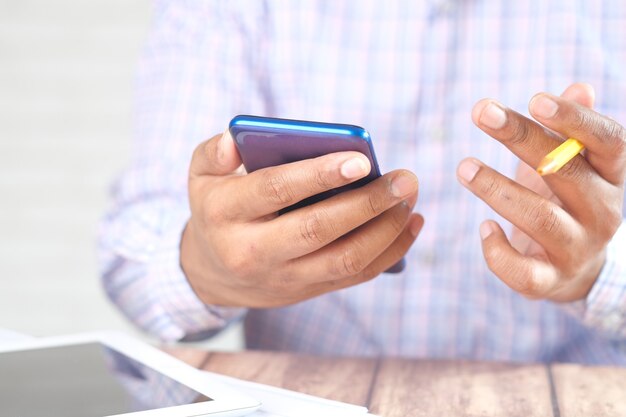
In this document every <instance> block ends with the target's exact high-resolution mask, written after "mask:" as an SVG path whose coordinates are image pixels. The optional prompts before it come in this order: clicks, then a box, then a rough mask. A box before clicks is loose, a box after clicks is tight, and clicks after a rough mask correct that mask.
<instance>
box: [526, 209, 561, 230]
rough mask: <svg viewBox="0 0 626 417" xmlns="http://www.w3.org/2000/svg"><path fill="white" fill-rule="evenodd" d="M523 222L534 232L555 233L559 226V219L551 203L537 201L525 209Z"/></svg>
mask: <svg viewBox="0 0 626 417" xmlns="http://www.w3.org/2000/svg"><path fill="white" fill-rule="evenodd" d="M525 217H526V218H525V219H524V220H525V223H526V224H527V225H528V227H529V228H530V229H531V230H532V231H534V232H541V233H547V234H556V233H557V232H558V231H559V230H560V228H561V219H560V217H559V215H558V213H557V210H556V208H555V207H554V206H553V205H552V204H548V203H539V204H537V205H534V206H532V207H531V208H530V209H529V210H527V211H526V216H525Z"/></svg>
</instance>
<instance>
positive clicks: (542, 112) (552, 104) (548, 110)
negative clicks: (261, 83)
mask: <svg viewBox="0 0 626 417" xmlns="http://www.w3.org/2000/svg"><path fill="white" fill-rule="evenodd" d="M558 109H559V105H558V104H557V103H556V101H554V100H552V99H551V98H550V97H548V96H546V95H545V94H540V95H538V96H535V97H534V98H533V99H532V100H531V101H530V110H531V111H532V112H533V114H534V115H535V116H539V117H543V118H544V119H550V118H551V117H554V115H555V114H556V112H557V110H558Z"/></svg>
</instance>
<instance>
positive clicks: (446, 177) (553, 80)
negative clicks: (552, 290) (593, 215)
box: [100, 0, 626, 365]
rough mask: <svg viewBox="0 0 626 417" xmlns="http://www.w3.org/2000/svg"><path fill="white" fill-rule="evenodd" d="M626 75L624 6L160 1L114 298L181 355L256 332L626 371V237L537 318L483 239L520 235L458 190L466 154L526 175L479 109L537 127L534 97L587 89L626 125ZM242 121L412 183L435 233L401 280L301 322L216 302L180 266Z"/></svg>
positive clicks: (358, 291) (349, 350)
mask: <svg viewBox="0 0 626 417" xmlns="http://www.w3.org/2000/svg"><path fill="white" fill-rule="evenodd" d="M624 68H626V5H625V3H624V2H623V1H619V0H615V1H593V2H590V1H571V0H562V1H556V0H555V1H549V2H546V1H527V2H511V1H505V0H491V1H486V0H471V1H470V0H458V1H454V0H448V1H386V2H381V1H376V0H362V1H358V2H348V1H345V2H342V1H298V2H293V1H278V0H276V1H265V2H264V1H254V2H252V1H236V0H229V1H217V0H215V1H210V2H195V1H189V2H187V1H175V2H174V1H172V2H159V3H157V4H156V6H155V11H154V25H153V27H152V30H151V33H150V36H149V39H148V42H147V44H146V47H145V50H144V52H143V55H142V59H141V62H140V65H139V71H138V79H137V95H136V117H135V119H136V123H135V126H136V131H135V140H134V143H133V156H132V164H131V166H130V167H129V169H128V170H127V171H126V172H124V173H123V175H122V176H121V177H120V179H119V181H118V182H117V183H116V185H115V187H114V189H113V203H112V207H111V209H110V211H109V213H108V215H107V217H106V218H105V219H104V221H103V223H102V227H101V230H100V255H101V256H100V258H101V265H102V277H103V282H104V286H105V288H106V291H107V292H108V294H109V296H110V297H111V299H112V300H113V301H114V302H115V303H116V304H117V305H118V306H119V308H120V309H121V310H122V311H123V312H124V313H125V314H126V315H127V316H128V317H129V318H130V319H131V320H132V321H134V322H135V323H136V324H137V325H139V326H140V327H142V328H143V329H145V330H147V331H149V332H151V333H153V334H155V335H157V336H159V337H160V338H162V339H167V340H179V339H185V338H186V339H197V338H199V337H205V336H209V335H210V334H211V333H214V332H216V331H218V330H219V329H221V328H223V327H224V326H226V325H228V324H229V323H231V322H232V321H234V320H238V319H241V318H242V317H245V318H244V319H245V332H246V340H247V345H248V347H250V348H260V349H281V350H294V351H300V352H308V353H315V354H329V355H331V354H332V355H367V356H374V355H402V356H411V357H440V358H472V359H487V360H505V361H525V362H535V361H575V362H582V363H607V364H622V365H626V348H625V346H626V325H625V323H626V259H625V257H624V254H625V253H626V226H624V224H622V227H621V228H620V229H619V231H618V233H617V235H616V236H615V237H614V238H613V240H612V241H611V243H610V244H609V248H608V255H607V261H606V265H605V266H604V268H603V270H602V272H601V275H600V276H599V278H598V280H597V282H596V283H595V285H594V286H593V288H592V290H591V292H590V293H589V295H588V297H587V299H586V300H582V301H580V302H578V303H569V304H556V303H552V302H549V301H531V300H528V299H525V298H524V297H522V296H520V295H519V294H517V293H515V292H514V291H512V290H511V289H509V288H508V287H507V286H506V285H504V284H503V283H502V282H501V281H500V280H499V279H498V278H497V277H495V276H494V275H493V274H492V273H490V272H489V270H488V269H487V267H486V265H485V262H484V259H483V255H482V252H481V245H480V238H479V235H478V225H479V224H480V222H481V221H483V220H484V219H487V218H493V219H496V220H498V221H499V222H500V223H501V224H502V225H503V226H504V227H505V228H506V229H507V231H510V230H511V225H510V224H508V223H507V222H506V221H504V220H502V219H501V218H500V217H499V216H497V215H496V214H495V213H494V212H493V211H492V210H491V209H490V208H489V207H488V206H487V205H486V204H485V203H484V202H482V201H481V200H479V199H478V198H476V197H475V196H473V195H472V194H471V193H469V192H468V191H467V190H465V189H463V187H462V186H460V185H459V184H458V182H457V180H456V175H455V169H456V165H457V164H458V162H459V161H460V160H461V159H462V158H464V157H467V156H474V157H476V158H479V159H480V160H482V161H484V162H485V163H487V164H489V165H490V166H492V167H494V168H495V169H497V170H498V171H500V172H502V173H503V174H505V175H508V176H510V177H512V176H514V174H515V170H516V168H517V166H518V163H519V160H518V159H517V158H516V157H515V156H514V155H512V154H511V152H510V151H508V150H507V149H506V148H505V147H504V146H502V145H501V144H500V143H498V142H497V141H496V140H494V139H491V138H490V137H488V136H487V135H485V134H484V133H483V132H481V131H480V130H479V129H477V128H476V127H475V126H473V124H472V122H471V118H470V114H471V109H472V106H473V104H474V103H475V102H476V101H477V100H478V99H480V98H482V97H494V98H497V99H498V100H500V101H501V102H503V103H505V104H506V105H507V106H510V107H512V108H513V109H515V110H517V111H519V112H521V113H523V114H526V113H527V110H526V109H527V103H528V101H529V99H530V97H531V96H532V95H533V94H534V93H536V92H539V91H549V92H552V93H556V94H559V93H560V92H561V91H562V90H563V89H564V88H565V87H567V86H568V85H569V84H571V83H572V82H575V81H585V82H588V83H590V84H592V85H593V86H594V87H595V89H596V95H597V106H596V109H597V110H598V111H599V112H601V113H603V114H606V115H609V116H611V117H613V118H614V119H616V120H617V121H619V122H621V123H622V124H624V123H626V71H625V70H624ZM242 113H243V114H257V115H266V116H275V117H284V118H293V119H309V120H319V121H328V122H343V123H349V124H356V125H361V126H363V127H365V128H366V129H368V130H369V132H370V134H371V136H372V138H373V143H374V147H375V149H376V152H377V155H378V159H379V162H380V165H381V169H382V170H383V171H389V170H392V169H396V168H406V169H410V170H412V171H413V172H415V173H416V174H417V176H418V177H419V179H420V196H419V201H418V204H417V207H416V210H417V211H419V212H420V213H422V214H423V215H424V217H425V219H426V224H425V226H424V229H423V231H422V233H421V235H420V236H419V238H418V240H417V241H416V243H415V245H414V246H413V247H412V248H411V250H410V252H409V253H408V254H407V258H406V259H407V268H406V269H405V271H404V272H403V273H401V274H398V275H392V274H382V275H381V276H379V277H378V278H376V279H374V280H372V281H370V282H367V283H365V284H362V285H358V286H356V287H352V288H349V289H345V290H341V291H336V292H332V293H329V294H326V295H323V296H320V297H317V298H314V299H311V300H309V301H305V302H302V303H299V304H297V305H293V306H289V307H285V308H276V309H252V310H245V309H241V308H227V307H218V306H211V305H204V304H203V303H202V302H200V301H199V300H198V298H197V297H196V295H195V294H194V292H193V291H192V289H191V288H190V286H189V284H188V283H187V281H186V279H185V276H184V274H183V272H182V270H181V267H180V263H179V255H180V253H179V244H180V237H181V232H182V230H183V228H184V226H185V224H186V221H187V220H188V218H189V216H190V211H189V207H188V202H187V199H188V196H187V194H186V192H187V191H186V190H187V186H186V180H187V170H188V165H189V162H190V160H191V154H192V151H193V149H194V148H195V146H197V144H198V143H200V142H201V141H203V140H205V139H206V138H208V137H210V136H212V135H214V134H216V133H219V132H221V131H223V130H224V128H225V127H226V125H227V123H228V121H229V120H230V119H231V118H232V117H233V116H234V115H236V114H242ZM563 250H568V248H567V246H564V247H563Z"/></svg>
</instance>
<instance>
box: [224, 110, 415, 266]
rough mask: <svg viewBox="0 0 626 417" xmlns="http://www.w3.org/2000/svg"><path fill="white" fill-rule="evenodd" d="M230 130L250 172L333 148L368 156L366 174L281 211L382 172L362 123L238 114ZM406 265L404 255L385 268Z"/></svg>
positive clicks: (320, 153) (354, 186)
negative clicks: (400, 259) (368, 164)
mask: <svg viewBox="0 0 626 417" xmlns="http://www.w3.org/2000/svg"><path fill="white" fill-rule="evenodd" d="M229 131H230V134H231V136H232V137H233V139H234V141H235V145H236V146H237V150H238V151H239V155H240V156H241V160H242V162H243V166H244V167H245V168H246V171H247V172H249V173H251V172H254V171H256V170H259V169H262V168H267V167H271V166H276V165H282V164H288V163H291V162H296V161H301V160H304V159H311V158H317V157H319V156H322V155H326V154H329V153H333V152H344V151H356V152H360V153H362V154H363V155H365V157H367V159H369V162H370V165H371V167H372V169H371V171H370V173H369V174H368V175H367V176H366V177H364V178H361V179H360V180H358V181H355V182H353V183H350V184H347V185H344V186H342V187H339V188H335V189H333V190H329V191H325V192H323V193H320V194H317V195H314V196H312V197H309V198H307V199H305V200H302V201H300V202H298V203H296V204H294V205H292V206H290V207H288V208H286V209H284V210H282V211H281V213H284V212H287V211H291V210H294V209H297V208H300V207H304V206H307V205H310V204H313V203H316V202H318V201H322V200H324V199H326V198H329V197H331V196H333V195H336V194H339V193H341V192H343V191H346V190H352V189H355V188H358V187H361V186H363V185H365V184H367V183H369V182H370V181H373V180H375V179H376V178H378V177H380V176H381V174H380V168H379V167H378V161H376V155H375V153H374V147H373V146H372V140H371V137H370V135H369V133H368V132H367V130H365V129H363V128H362V127H359V126H354V125H347V124H338V123H323V122H313V121H306V120H290V119H278V118H273V117H259V116H249V115H239V116H235V117H234V118H233V119H232V120H231V121H230V124H229ZM404 265H405V263H404V259H402V261H401V262H398V263H397V264H396V265H394V266H393V267H392V268H391V269H389V270H387V271H386V272H400V271H402V270H403V269H404Z"/></svg>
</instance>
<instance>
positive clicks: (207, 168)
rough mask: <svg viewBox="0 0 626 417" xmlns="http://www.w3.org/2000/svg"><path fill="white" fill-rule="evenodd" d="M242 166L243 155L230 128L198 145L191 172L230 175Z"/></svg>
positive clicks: (193, 173)
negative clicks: (238, 150) (240, 153)
mask: <svg viewBox="0 0 626 417" xmlns="http://www.w3.org/2000/svg"><path fill="white" fill-rule="evenodd" d="M239 166H241V157H240V156H239V152H237V147H236V146H235V141H234V140H233V138H232V136H231V135H230V132H229V131H228V129H226V131H225V132H224V133H223V134H221V135H215V136H213V137H212V138H211V139H209V140H207V141H204V142H202V143H201V144H200V145H198V146H197V147H196V150H195V151H194V152H193V156H192V157H191V165H190V167H189V173H190V175H192V176H194V175H195V176H200V175H228V174H230V173H232V172H233V171H234V170H236V169H237V168H238V167H239Z"/></svg>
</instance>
